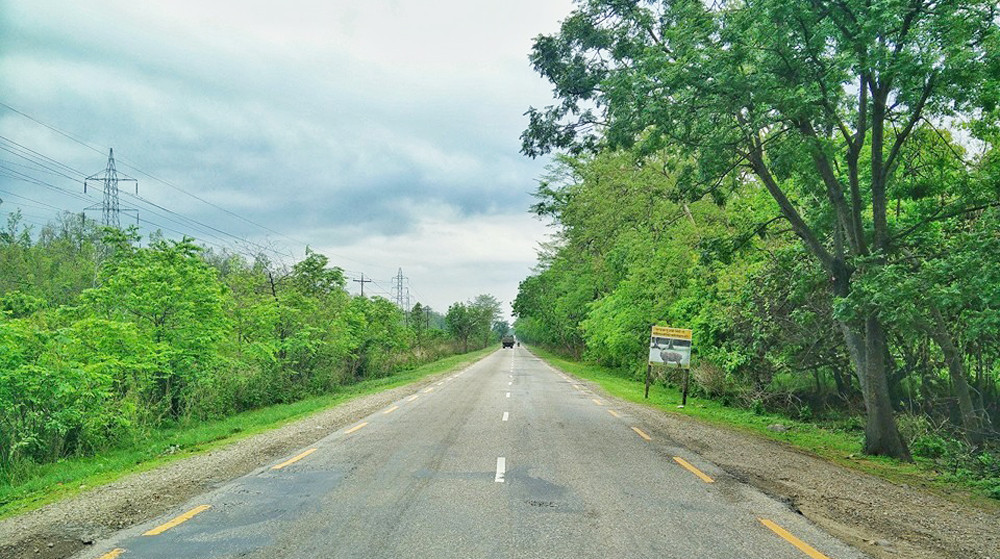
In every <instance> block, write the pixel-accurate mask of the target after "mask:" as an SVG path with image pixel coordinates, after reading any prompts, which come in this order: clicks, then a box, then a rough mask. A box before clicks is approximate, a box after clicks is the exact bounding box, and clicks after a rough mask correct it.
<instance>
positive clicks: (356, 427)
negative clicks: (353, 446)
mask: <svg viewBox="0 0 1000 559" xmlns="http://www.w3.org/2000/svg"><path fill="white" fill-rule="evenodd" d="M365 425H368V422H367V421H365V422H364V423H361V424H360V425H355V426H354V427H351V428H350V429H348V430H346V431H344V434H345V435H350V434H351V433H353V432H355V431H357V430H358V429H360V428H362V427H364V426H365Z"/></svg>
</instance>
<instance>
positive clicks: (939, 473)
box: [530, 346, 1000, 510]
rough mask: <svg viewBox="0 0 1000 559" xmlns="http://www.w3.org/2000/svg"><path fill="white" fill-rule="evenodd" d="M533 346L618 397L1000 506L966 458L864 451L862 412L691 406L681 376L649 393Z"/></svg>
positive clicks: (659, 381) (700, 400)
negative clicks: (905, 457) (808, 413)
mask: <svg viewBox="0 0 1000 559" xmlns="http://www.w3.org/2000/svg"><path fill="white" fill-rule="evenodd" d="M530 349H531V351H533V352H534V353H536V354H538V355H539V356H540V357H542V358H543V359H545V360H546V361H548V362H549V363H550V364H552V365H553V366H554V367H558V368H559V369H561V370H563V371H566V372H568V373H570V374H572V375H574V376H577V377H579V378H582V379H585V380H588V381H591V382H594V383H596V384H598V385H599V386H601V388H603V389H604V390H606V391H607V392H608V393H609V394H611V395H612V396H615V397H617V398H622V399H624V400H628V401H631V402H635V403H639V404H643V405H647V406H652V407H656V408H659V409H661V410H663V411H664V412H666V413H670V414H678V415H684V416H688V417H692V418H696V419H698V420H700V421H704V422H707V423H711V424H714V425H720V426H724V427H726V428H730V429H735V430H738V431H743V432H748V433H752V434H754V435H756V436H759V437H763V438H767V439H771V440H774V441H778V442H781V443H785V444H788V445H790V446H792V447H795V448H797V449H799V450H803V451H805V452H808V453H810V454H814V455H816V456H820V457H822V458H824V459H826V460H829V461H831V462H835V463H837V464H840V465H841V466H845V467H847V468H852V469H854V470H859V471H862V472H865V473H869V474H872V475H875V476H879V477H881V478H884V479H887V480H889V481H892V482H894V483H898V484H906V485H909V486H913V487H923V488H925V489H929V490H931V491H934V492H936V493H938V494H941V495H943V496H945V497H947V498H950V499H952V500H955V501H957V502H973V503H976V504H977V505H979V506H982V507H985V508H987V509H990V510H1000V508H998V507H1000V502H998V501H997V500H996V499H997V496H996V490H995V487H996V480H995V479H992V478H988V477H986V478H984V477H983V476H978V475H969V473H968V470H966V469H965V468H963V467H962V462H963V460H961V459H960V460H954V459H945V458H944V456H937V457H926V456H923V455H922V454H915V455H914V461H913V462H901V461H898V460H894V459H892V458H887V457H883V456H871V455H866V454H864V453H862V452H861V449H862V443H863V439H864V429H863V425H862V423H861V421H860V418H858V417H848V416H844V417H840V418H833V417H827V418H811V419H800V418H796V417H790V416H789V414H787V413H783V412H781V411H780V410H779V411H768V410H764V409H762V408H760V407H744V406H738V405H731V404H728V403H726V402H724V401H720V400H719V399H714V398H711V397H708V396H706V395H705V394H704V393H703V392H700V391H698V392H696V393H695V394H693V395H689V397H688V403H687V405H686V406H681V405H680V404H681V401H682V396H681V384H682V380H681V377H680V376H679V375H673V376H659V377H657V378H656V379H655V381H654V383H653V385H652V387H651V388H650V392H649V397H648V398H646V397H644V392H645V390H644V383H643V381H640V380H637V379H636V378H634V377H632V376H630V375H628V374H626V373H624V372H623V371H622V370H621V369H615V368H611V367H605V366H602V365H597V364H594V363H588V362H585V361H578V360H575V359H572V358H570V357H567V356H564V355H561V354H559V353H555V352H552V351H548V350H545V349H541V348H539V347H537V346H533V347H531V348H530ZM902 429H903V432H904V433H907V434H909V433H910V431H909V426H908V425H905V424H904V425H903V427H902ZM966 459H968V457H966Z"/></svg>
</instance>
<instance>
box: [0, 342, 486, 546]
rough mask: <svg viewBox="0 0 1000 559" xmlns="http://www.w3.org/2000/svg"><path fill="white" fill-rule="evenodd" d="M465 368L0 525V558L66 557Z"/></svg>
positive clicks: (346, 404) (360, 399) (90, 491)
mask: <svg viewBox="0 0 1000 559" xmlns="http://www.w3.org/2000/svg"><path fill="white" fill-rule="evenodd" d="M477 361H478V360H477ZM467 366H469V364H465V365H459V366H456V367H455V368H453V369H450V370H448V371H444V372H441V373H436V374H432V375H429V376H426V377H423V378H421V379H419V380H416V381H414V382H413V383H411V384H407V385H405V386H400V387H397V388H392V389H389V390H385V391H382V392H378V393H375V394H370V395H366V396H361V397H358V398H355V399H352V400H349V401H347V402H344V403H342V404H339V405H337V406H335V407H333V408H330V409H327V410H324V411H321V412H318V413H316V414H313V415H311V416H309V417H306V418H303V419H301V420H298V421H294V422H292V423H289V424H287V425H283V426H281V427H278V428H276V429H273V430H270V431H266V432H263V433H260V434H257V435H253V436H250V437H246V438H242V439H238V440H236V441H234V442H233V443H231V444H228V445H225V446H222V447H218V448H215V449H213V450H211V451H209V452H205V453H202V454H196V455H193V456H191V457H189V458H184V459H180V460H177V461H174V462H170V463H167V464H165V465H163V466H162V467H158V468H155V469H153V470H148V471H144V472H139V473H135V474H130V475H127V476H125V477H122V478H120V479H118V480H115V481H113V482H111V483H108V484H106V485H102V486H100V487H95V488H93V489H88V490H86V491H85V492H83V493H80V494H77V495H75V496H73V497H70V498H67V499H65V500H61V501H58V502H55V503H52V504H49V505H46V506H44V507H42V508H40V509H37V510H33V511H31V512H28V513H25V514H22V515H17V516H14V517H11V518H7V519H4V520H0V542H2V543H0V559H15V558H16V559H22V558H24V557H31V558H37V559H63V558H66V557H70V556H71V555H73V554H74V553H76V552H78V551H80V550H82V549H84V548H86V547H88V546H89V545H92V544H93V543H94V542H95V541H98V540H100V539H102V538H106V537H107V536H108V535H110V534H111V533H113V532H115V531H117V530H121V529H123V528H127V527H129V526H133V525H135V524H138V523H141V522H144V521H146V520H149V519H151V518H155V517H156V516H159V515H161V514H164V513H166V512H167V511H169V510H171V509H172V508H174V507H176V506H177V505H179V504H181V503H183V502H185V501H187V500H188V499H190V498H191V497H194V496H196V495H200V494H202V493H204V492H206V491H208V490H210V489H213V488H215V487H218V486H219V485H221V484H223V483H225V482H227V481H229V480H232V479H235V478H237V477H240V476H242V475H245V474H247V473H249V472H251V471H253V470H254V469H256V468H259V467H260V466H261V465H263V464H266V463H268V462H272V461H274V460H276V459H278V458H281V457H284V456H287V455H288V454H289V453H291V452H292V451H295V450H298V449H301V448H303V447H305V446H307V445H309V444H311V443H313V442H315V441H317V440H319V439H322V438H323V437H325V436H327V435H328V434H330V433H331V432H333V431H336V430H337V429H340V428H342V427H344V426H346V425H349V424H351V423H353V422H355V421H357V420H359V419H361V418H363V417H366V416H368V415H370V414H372V413H375V412H376V411H378V410H379V409H382V408H384V407H386V406H387V405H388V404H390V403H392V402H394V401H397V400H399V399H401V398H405V397H406V396H408V395H410V394H413V393H416V392H418V391H419V390H421V389H422V388H424V387H426V386H428V385H430V384H433V383H435V382H438V381H440V380H441V379H442V378H444V377H445V376H447V375H449V374H453V373H454V371H455V370H458V369H460V368H464V367H467Z"/></svg>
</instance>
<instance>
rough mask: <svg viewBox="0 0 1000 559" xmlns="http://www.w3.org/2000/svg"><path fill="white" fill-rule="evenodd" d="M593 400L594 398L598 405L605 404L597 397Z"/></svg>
mask: <svg viewBox="0 0 1000 559" xmlns="http://www.w3.org/2000/svg"><path fill="white" fill-rule="evenodd" d="M591 400H593V401H594V403H595V404H597V405H598V406H603V405H604V402H602V401H600V400H598V399H597V398H591Z"/></svg>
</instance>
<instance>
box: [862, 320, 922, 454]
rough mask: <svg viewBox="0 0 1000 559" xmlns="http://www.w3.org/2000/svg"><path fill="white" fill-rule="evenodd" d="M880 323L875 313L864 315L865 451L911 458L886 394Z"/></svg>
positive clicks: (884, 362) (884, 350) (884, 340)
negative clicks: (866, 420) (866, 414)
mask: <svg viewBox="0 0 1000 559" xmlns="http://www.w3.org/2000/svg"><path fill="white" fill-rule="evenodd" d="M887 350H888V347H887V344H886V339H885V331H884V330H882V324H881V323H880V322H879V320H878V318H877V317H876V316H874V315H869V316H868V317H867V318H866V319H865V358H866V368H865V375H864V379H862V386H861V391H862V394H863V395H864V398H865V408H866V409H867V412H868V423H867V425H865V453H866V454H882V455H885V456H891V457H893V458H897V459H899V460H905V461H907V462H912V461H913V458H912V457H911V456H910V451H909V449H907V448H906V443H904V442H903V437H902V436H900V434H899V429H897V428H896V418H895V417H894V416H893V412H892V401H891V400H890V398H889V382H888V380H887V378H888V375H887V374H886V371H887V369H888V363H886V356H887V355H888V354H889V352H888V351H887Z"/></svg>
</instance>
